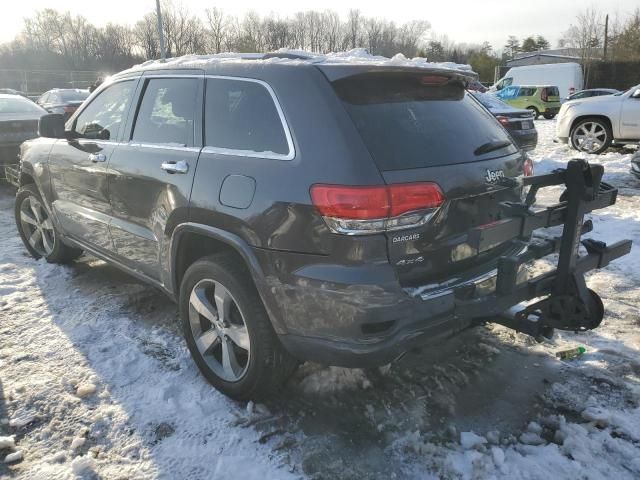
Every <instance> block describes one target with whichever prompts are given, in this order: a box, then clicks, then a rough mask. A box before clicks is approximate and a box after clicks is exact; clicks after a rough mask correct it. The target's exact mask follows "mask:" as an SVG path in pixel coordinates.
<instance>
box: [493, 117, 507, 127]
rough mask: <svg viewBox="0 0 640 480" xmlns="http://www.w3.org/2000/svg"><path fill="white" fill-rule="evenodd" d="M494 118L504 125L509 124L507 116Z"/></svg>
mask: <svg viewBox="0 0 640 480" xmlns="http://www.w3.org/2000/svg"><path fill="white" fill-rule="evenodd" d="M496 119H497V120H498V121H499V122H500V123H501V124H502V125H503V126H505V127H508V126H509V118H508V117H503V116H502V115H500V116H498V117H496Z"/></svg>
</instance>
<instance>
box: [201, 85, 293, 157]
mask: <svg viewBox="0 0 640 480" xmlns="http://www.w3.org/2000/svg"><path fill="white" fill-rule="evenodd" d="M204 133H205V138H204V142H205V143H204V144H205V145H206V146H208V147H214V148H221V149H226V150H242V151H244V152H247V151H248V152H255V153H263V154H277V155H288V154H290V153H291V152H290V151H289V144H288V143H287V137H286V134H285V131H284V126H283V124H282V121H281V120H280V115H279V114H278V110H277V108H276V105H275V103H274V101H273V98H272V96H271V94H270V93H269V91H268V90H267V89H266V87H265V86H264V85H262V84H260V83H257V82H251V81H243V80H228V79H222V78H220V79H218V78H216V79H211V78H210V79H207V90H206V102H205V131H204Z"/></svg>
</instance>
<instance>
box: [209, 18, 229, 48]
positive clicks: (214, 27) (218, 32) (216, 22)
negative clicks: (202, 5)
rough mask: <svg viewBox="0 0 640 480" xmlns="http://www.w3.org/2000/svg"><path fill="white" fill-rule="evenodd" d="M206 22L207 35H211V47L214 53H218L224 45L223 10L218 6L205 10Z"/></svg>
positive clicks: (224, 22)
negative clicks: (207, 27)
mask: <svg viewBox="0 0 640 480" xmlns="http://www.w3.org/2000/svg"><path fill="white" fill-rule="evenodd" d="M205 14H206V16H207V24H208V26H209V30H208V33H209V36H210V37H211V48H212V50H213V51H214V52H215V53H220V52H221V51H222V47H223V45H224V38H225V35H226V33H227V19H226V16H225V14H224V12H223V11H222V10H221V9H219V8H218V7H212V8H208V9H207V10H205Z"/></svg>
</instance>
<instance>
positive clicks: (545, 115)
mask: <svg viewBox="0 0 640 480" xmlns="http://www.w3.org/2000/svg"><path fill="white" fill-rule="evenodd" d="M542 116H543V117H544V118H546V119H547V120H551V119H553V118H555V116H556V114H555V113H543V114H542Z"/></svg>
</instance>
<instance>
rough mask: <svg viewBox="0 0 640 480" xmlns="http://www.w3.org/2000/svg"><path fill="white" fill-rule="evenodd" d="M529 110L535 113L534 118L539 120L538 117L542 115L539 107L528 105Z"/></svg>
mask: <svg viewBox="0 0 640 480" xmlns="http://www.w3.org/2000/svg"><path fill="white" fill-rule="evenodd" d="M527 110H529V111H530V112H531V113H533V119H534V120H537V119H538V117H539V116H540V112H539V111H538V109H537V108H536V107H534V106H531V107H527Z"/></svg>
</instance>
